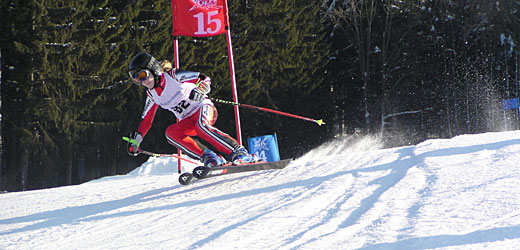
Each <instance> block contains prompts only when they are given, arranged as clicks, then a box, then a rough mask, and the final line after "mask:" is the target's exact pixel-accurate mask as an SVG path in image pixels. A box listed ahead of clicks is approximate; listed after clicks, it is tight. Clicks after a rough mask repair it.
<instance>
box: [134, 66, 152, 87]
mask: <svg viewBox="0 0 520 250" xmlns="http://www.w3.org/2000/svg"><path fill="white" fill-rule="evenodd" d="M129 74H130V76H131V77H132V80H133V81H134V83H135V84H137V85H142V86H145V87H147V88H149V89H151V88H153V86H154V78H153V75H152V74H151V73H150V71H149V70H147V69H142V70H139V71H137V72H134V71H130V72H129Z"/></svg>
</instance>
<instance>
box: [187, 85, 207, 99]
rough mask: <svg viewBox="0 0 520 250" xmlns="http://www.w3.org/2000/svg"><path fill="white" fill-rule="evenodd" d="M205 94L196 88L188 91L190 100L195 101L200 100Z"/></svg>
mask: <svg viewBox="0 0 520 250" xmlns="http://www.w3.org/2000/svg"><path fill="white" fill-rule="evenodd" d="M205 96H206V94H204V93H202V91H201V90H199V89H198V88H194V89H193V90H192V91H191V93H190V100H192V101H196V102H202V101H203V100H204V97H205Z"/></svg>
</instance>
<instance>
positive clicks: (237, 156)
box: [230, 146, 259, 165]
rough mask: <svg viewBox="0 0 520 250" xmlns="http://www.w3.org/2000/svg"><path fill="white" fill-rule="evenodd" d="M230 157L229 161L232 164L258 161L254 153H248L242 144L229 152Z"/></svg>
mask: <svg viewBox="0 0 520 250" xmlns="http://www.w3.org/2000/svg"><path fill="white" fill-rule="evenodd" d="M230 158H231V162H233V165H239V164H243V163H251V162H257V161H259V159H258V158H257V157H256V156H255V155H252V154H249V153H248V152H247V150H246V149H245V148H244V147H242V146H240V147H238V148H236V149H235V151H233V153H231V155H230Z"/></svg>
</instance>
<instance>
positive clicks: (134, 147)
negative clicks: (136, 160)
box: [127, 132, 143, 156]
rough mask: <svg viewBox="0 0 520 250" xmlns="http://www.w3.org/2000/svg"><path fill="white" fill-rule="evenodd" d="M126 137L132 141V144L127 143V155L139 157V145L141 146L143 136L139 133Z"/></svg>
mask: <svg viewBox="0 0 520 250" xmlns="http://www.w3.org/2000/svg"><path fill="white" fill-rule="evenodd" d="M128 137H129V138H130V139H132V140H133V141H132V142H129V143H128V148H127V151H128V154H129V155H131V156H137V155H139V144H141V142H142V141H143V136H142V135H141V133H139V132H132V133H130V135H128ZM136 143H137V144H136Z"/></svg>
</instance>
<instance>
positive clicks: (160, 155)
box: [123, 137, 200, 165]
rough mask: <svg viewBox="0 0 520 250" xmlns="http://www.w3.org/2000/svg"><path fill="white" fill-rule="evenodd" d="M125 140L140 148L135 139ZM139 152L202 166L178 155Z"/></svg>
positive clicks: (126, 138) (140, 150)
mask: <svg viewBox="0 0 520 250" xmlns="http://www.w3.org/2000/svg"><path fill="white" fill-rule="evenodd" d="M123 140H124V141H127V142H129V143H133V144H135V145H138V146H139V143H138V142H137V141H136V140H134V139H130V138H128V137H123ZM137 152H139V153H142V154H145V155H149V156H152V157H173V158H177V159H179V160H183V161H186V162H189V163H193V164H195V165H200V163H197V162H195V161H190V160H188V159H184V158H182V157H180V156H178V155H177V154H158V153H152V152H148V151H146V150H142V149H141V148H137Z"/></svg>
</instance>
